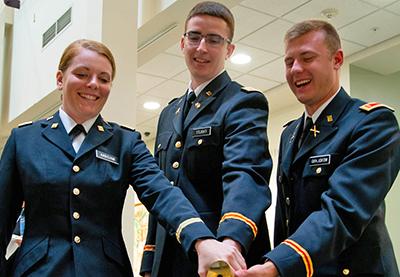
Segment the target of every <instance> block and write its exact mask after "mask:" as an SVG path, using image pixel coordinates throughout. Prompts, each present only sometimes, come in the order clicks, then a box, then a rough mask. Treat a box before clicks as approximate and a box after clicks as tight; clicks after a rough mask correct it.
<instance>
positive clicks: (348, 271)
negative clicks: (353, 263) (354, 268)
mask: <svg viewBox="0 0 400 277" xmlns="http://www.w3.org/2000/svg"><path fill="white" fill-rule="evenodd" d="M342 273H343V275H349V274H350V269H348V268H345V269H343V271H342Z"/></svg>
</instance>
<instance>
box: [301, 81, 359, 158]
mask: <svg viewBox="0 0 400 277" xmlns="http://www.w3.org/2000/svg"><path fill="white" fill-rule="evenodd" d="M350 99H351V98H350V97H349V95H348V94H347V93H346V91H345V90H344V89H343V88H342V89H341V90H340V91H339V93H338V94H337V95H336V96H335V98H334V99H333V100H332V102H331V103H329V105H328V106H327V107H326V108H325V110H324V111H323V112H322V113H321V115H320V116H319V117H318V120H317V122H315V126H316V129H317V130H318V131H319V133H317V134H316V136H314V134H313V132H311V133H310V134H309V135H308V136H307V138H306V140H305V141H304V143H303V145H302V147H301V148H300V149H299V152H298V153H297V155H296V157H295V160H294V163H296V162H297V161H298V160H300V159H301V158H302V157H303V156H305V155H307V154H308V153H309V152H310V151H311V150H312V149H314V148H315V147H316V146H317V145H319V144H320V143H321V142H323V141H325V140H326V139H327V138H329V137H330V136H331V134H332V133H335V132H336V131H337V129H338V127H337V126H336V125H335V122H336V121H337V120H338V119H339V117H340V115H341V113H342V112H343V111H344V109H345V107H346V105H347V104H348V103H349V101H350Z"/></svg>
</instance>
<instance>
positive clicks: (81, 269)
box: [0, 112, 213, 277]
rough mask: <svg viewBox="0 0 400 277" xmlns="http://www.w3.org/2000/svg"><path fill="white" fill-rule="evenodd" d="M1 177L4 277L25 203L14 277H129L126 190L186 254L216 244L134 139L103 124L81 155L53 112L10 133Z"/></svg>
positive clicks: (129, 132) (96, 127) (0, 230)
mask: <svg viewBox="0 0 400 277" xmlns="http://www.w3.org/2000/svg"><path fill="white" fill-rule="evenodd" d="M0 175H1V178H0V214H1V217H0V239H1V241H0V255H1V256H0V261H1V264H0V266H1V267H0V271H1V273H0V275H1V276H4V270H5V267H6V261H5V259H4V254H5V249H6V246H7V243H8V241H9V240H10V237H11V233H12V230H13V228H14V225H15V221H16V219H17V217H18V215H19V212H20V210H21V204H22V200H25V220H26V221H25V226H26V227H25V233H24V239H23V242H22V245H21V248H20V249H19V250H18V253H17V256H16V257H15V262H14V264H13V265H11V268H12V270H11V272H12V275H11V276H40V277H42V276H57V277H60V276H62V277H63V276H71V277H72V276H79V277H84V276H104V277H109V276H113V277H114V276H132V275H133V274H132V269H131V264H130V261H129V258H128V255H127V252H126V249H125V245H124V241H123V238H122V234H121V213H122V208H123V204H124V200H125V195H126V190H127V189H128V187H129V185H132V186H133V188H134V189H135V191H136V192H137V194H138V196H139V198H140V199H141V201H142V202H143V203H144V205H145V206H146V207H147V209H149V211H150V212H151V213H153V214H154V215H155V216H157V217H158V218H159V220H160V222H162V223H163V224H164V225H165V226H166V228H167V229H168V230H169V231H170V232H175V230H177V229H179V230H178V231H179V232H177V233H176V234H177V236H178V237H179V239H180V241H181V243H182V246H183V248H184V249H185V250H186V251H192V250H190V249H191V246H192V244H193V242H194V241H195V240H196V239H197V238H199V237H213V234H212V233H211V232H210V231H209V230H208V228H207V227H206V226H205V225H204V224H203V223H201V221H200V219H199V216H198V214H197V213H196V212H195V210H194V209H193V207H192V206H191V205H190V203H189V202H188V201H187V200H186V199H185V198H184V197H182V193H181V191H179V190H178V189H176V188H174V187H172V186H170V185H169V182H168V180H167V179H166V178H165V177H164V175H163V172H162V171H161V170H160V169H159V167H158V166H157V164H156V162H155V160H154V158H153V157H152V156H151V154H150V153H149V151H148V150H147V148H146V146H145V144H144V143H143V141H142V140H141V139H140V135H139V133H137V132H135V131H133V130H128V129H127V128H122V127H120V126H119V125H117V124H114V123H106V122H105V121H103V120H102V118H101V117H100V116H99V117H98V118H97V120H96V122H95V123H94V125H93V126H92V128H91V129H90V131H89V133H88V134H87V136H86V138H85V140H84V142H83V144H82V146H81V148H80V149H79V151H78V153H75V151H74V149H73V147H72V144H71V140H70V138H69V136H68V134H67V132H66V131H65V129H64V126H63V124H62V123H61V120H60V117H59V115H58V112H57V113H56V114H55V115H54V117H53V118H50V119H48V120H41V121H38V122H35V123H33V124H31V125H28V126H24V127H21V128H17V129H13V130H12V133H11V136H10V138H9V139H8V142H7V144H6V146H5V148H4V151H3V155H2V159H1V162H0ZM190 223H192V224H190ZM185 226H187V227H186V228H184V227H185ZM2 274H3V275H2Z"/></svg>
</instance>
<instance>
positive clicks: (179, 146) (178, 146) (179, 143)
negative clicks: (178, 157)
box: [175, 140, 182, 149]
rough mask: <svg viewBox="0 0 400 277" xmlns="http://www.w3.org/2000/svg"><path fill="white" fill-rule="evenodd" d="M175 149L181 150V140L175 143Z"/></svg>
mask: <svg viewBox="0 0 400 277" xmlns="http://www.w3.org/2000/svg"><path fill="white" fill-rule="evenodd" d="M175 147H176V148H178V149H179V148H181V147H182V142H180V141H179V140H178V141H177V142H175Z"/></svg>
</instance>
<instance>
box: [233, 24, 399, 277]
mask: <svg viewBox="0 0 400 277" xmlns="http://www.w3.org/2000/svg"><path fill="white" fill-rule="evenodd" d="M285 45H286V49H285V50H286V51H285V64H286V79H287V82H288V84H289V86H290V88H291V90H292V91H293V93H294V95H295V96H296V98H297V99H298V101H299V102H300V103H302V104H303V105H304V108H305V113H304V114H303V115H302V116H301V117H300V118H298V119H297V120H294V121H292V122H289V123H288V124H287V125H286V129H285V130H284V131H283V133H282V136H281V144H280V150H279V164H278V181H277V184H278V201H277V207H276V218H275V233H274V235H275V246H276V248H275V249H274V250H272V251H271V252H269V253H267V254H266V255H265V258H266V262H265V263H264V264H263V265H257V266H254V267H252V268H250V269H249V270H248V271H241V272H238V273H237V276H239V277H244V276H247V277H249V276H278V275H279V276H285V277H286V276H290V277H293V276H319V277H322V276H324V277H328V276H331V277H333V276H399V271H398V268H397V264H396V259H395V256H394V252H393V247H392V243H391V241H390V237H389V234H388V231H387V228H386V225H385V203H384V199H385V196H386V194H387V193H388V192H389V190H390V188H391V186H392V184H393V182H394V180H395V178H396V175H397V173H398V171H399V166H400V133H399V127H398V124H397V121H396V118H395V116H394V114H393V111H392V110H391V109H390V108H389V107H387V106H385V105H382V104H379V103H376V102H374V103H365V102H363V101H361V100H358V99H354V98H351V97H350V96H349V95H348V94H347V93H346V91H345V90H344V89H343V88H341V87H340V84H339V69H340V67H341V65H342V64H343V51H342V49H341V46H340V39H339V36H338V34H337V32H336V30H335V29H334V27H333V26H332V25H330V24H329V23H327V22H324V21H319V20H307V21H304V22H301V23H298V24H296V25H294V26H293V27H292V28H291V29H289V31H288V32H287V33H286V36H285Z"/></svg>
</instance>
